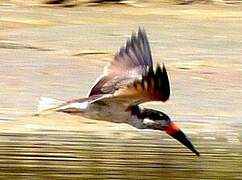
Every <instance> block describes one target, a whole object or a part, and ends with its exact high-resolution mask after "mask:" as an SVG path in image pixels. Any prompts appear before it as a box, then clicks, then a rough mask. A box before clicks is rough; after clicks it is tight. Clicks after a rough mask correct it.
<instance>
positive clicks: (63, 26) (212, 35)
mask: <svg viewBox="0 0 242 180" xmlns="http://www.w3.org/2000/svg"><path fill="white" fill-rule="evenodd" d="M241 5H242V3H241V0H164V1H162V0H128V1H118V0H114V1H111V0H94V1H88V0H46V1H44V0H43V1H42V0H0V62H1V65H0V79H1V80H0V162H1V163H0V179H13V178H17V179H161V178H163V179H242V175H241V172H242V131H241V128H242V122H241V117H242V111H241V110H242V11H241V10H242V6H241ZM139 26H141V27H144V28H145V29H146V31H147V33H148V36H149V39H150V44H151V49H152V54H153V58H154V60H155V63H158V62H160V63H162V62H164V63H165V64H166V67H167V70H168V73H169V77H170V81H171V88H172V95H171V98H170V101H169V102H167V103H149V104H146V105H145V106H147V107H152V108H155V109H158V110H162V111H164V112H166V113H167V114H168V115H169V116H170V117H171V119H172V120H173V121H175V122H176V123H177V124H178V125H179V126H180V127H181V128H182V129H183V131H184V132H185V133H186V134H187V135H188V137H189V138H190V139H191V141H192V142H193V144H194V145H195V146H196V148H197V149H198V151H200V153H201V157H196V156H194V155H193V154H192V153H191V152H190V151H189V150H187V149H186V148H184V147H183V146H182V145H181V144H180V143H178V142H177V141H175V140H174V139H171V138H170V137H168V135H166V134H165V133H161V132H156V131H148V130H143V131H141V130H137V129H134V128H132V127H130V126H128V125H125V124H112V123H107V122H100V121H99V122H97V121H94V120H89V119H84V118H81V117H75V116H70V115H67V114H63V113H55V114H50V115H46V116H39V117H36V116H33V114H35V113H36V110H37V103H38V99H39V98H40V97H42V96H47V97H52V98H57V99H75V98H80V97H85V96H86V95H87V93H88V90H89V88H90V87H91V86H92V85H93V83H94V82H95V80H96V78H97V77H98V76H99V75H100V74H101V73H102V71H103V68H104V66H105V65H106V64H107V63H108V62H110V61H111V60H112V58H113V56H114V54H115V53H116V52H117V51H118V50H119V48H120V47H121V46H123V45H124V44H125V42H126V40H127V38H129V37H130V35H131V33H132V32H136V31H137V30H138V27H139Z"/></svg>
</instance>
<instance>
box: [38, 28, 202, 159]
mask: <svg viewBox="0 0 242 180" xmlns="http://www.w3.org/2000/svg"><path fill="white" fill-rule="evenodd" d="M169 97H170V82H169V78H168V74H167V70H166V67H165V65H164V63H163V64H162V65H160V64H159V63H158V64H157V66H156V67H155V66H154V65H153V60H152V55H151V48H150V44H149V41H148V36H147V34H146V31H145V29H144V28H141V27H139V29H138V32H137V33H135V32H133V33H132V35H131V38H129V39H128V40H127V42H126V45H125V46H123V47H121V48H120V50H119V51H118V52H117V53H116V54H115V56H114V59H113V61H111V62H110V63H109V64H108V65H107V66H106V67H105V68H104V72H103V75H101V76H100V77H99V78H98V79H97V81H96V83H95V84H94V86H93V87H92V88H91V90H90V92H89V94H88V97H86V98H79V99H74V100H68V101H62V100H56V99H52V98H48V97H42V98H40V100H39V104H38V111H39V114H43V113H47V112H53V111H54V112H63V113H68V114H72V115H79V116H83V117H87V118H89V119H95V120H102V121H109V122H113V123H126V124H129V125H131V126H133V127H135V128H137V129H152V130H158V131H165V132H166V133H167V134H168V135H170V136H171V137H173V138H174V139H176V140H178V141H179V142H180V143H182V144H183V145H184V146H185V147H187V148H188V149H190V150H191V151H192V152H193V153H195V154H196V155H197V156H199V155H200V153H199V152H198V151H197V150H196V148H195V147H194V146H193V144H192V142H191V141H190V140H189V139H188V137H187V136H186V135H185V134H184V132H183V131H182V130H181V129H180V128H179V127H178V126H177V125H176V124H175V123H174V122H173V121H171V119H170V117H169V116H168V115H167V114H165V113H164V112H161V111H158V110H155V109H148V108H144V107H142V106H141V104H142V103H145V102H150V101H161V102H166V101H167V100H168V99H169Z"/></svg>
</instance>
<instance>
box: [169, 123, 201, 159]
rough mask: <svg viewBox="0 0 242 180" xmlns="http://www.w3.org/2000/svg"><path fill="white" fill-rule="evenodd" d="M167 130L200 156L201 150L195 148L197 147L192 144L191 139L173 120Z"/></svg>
mask: <svg viewBox="0 0 242 180" xmlns="http://www.w3.org/2000/svg"><path fill="white" fill-rule="evenodd" d="M165 131H166V133H167V134H169V135H170V136H171V137H173V138H175V139H176V140H178V141H179V142H180V143H182V144H183V145H184V146H186V147H187V148H188V149H190V150H191V151H192V152H193V153H195V154H196V155H197V156H200V154H199V152H198V151H197V150H196V149H195V147H194V146H193V145H192V143H191V141H190V140H189V139H188V138H187V137H186V135H185V134H184V133H183V132H182V131H181V130H180V129H179V128H178V127H177V126H176V124H175V123H173V122H171V123H170V124H169V125H168V126H167V127H166V128H165Z"/></svg>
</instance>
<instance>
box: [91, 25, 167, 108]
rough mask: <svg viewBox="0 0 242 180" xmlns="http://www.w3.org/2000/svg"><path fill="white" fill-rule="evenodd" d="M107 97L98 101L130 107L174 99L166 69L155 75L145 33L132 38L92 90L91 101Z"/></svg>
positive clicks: (158, 70)
mask: <svg viewBox="0 0 242 180" xmlns="http://www.w3.org/2000/svg"><path fill="white" fill-rule="evenodd" d="M95 95H103V98H99V99H98V101H94V102H97V103H98V102H100V101H103V102H104V101H107V100H108V101H110V100H111V101H120V100H122V101H125V103H127V104H131V103H142V102H147V101H166V100H167V99H169V95H170V85H169V79H168V76H167V72H166V69H165V66H164V65H163V68H161V67H160V66H159V65H158V66H157V68H156V70H155V71H154V68H153V62H152V56H151V50H150V46H149V42H148V38H147V35H146V33H145V31H144V30H143V29H139V31H138V34H137V35H136V34H134V33H133V34H132V36H131V39H130V40H128V41H127V43H126V46H125V47H122V48H121V49H120V51H119V52H118V53H117V54H116V55H115V58H114V60H113V61H112V62H111V63H110V64H109V65H108V66H107V68H106V69H105V71H104V75H103V76H102V77H101V78H100V79H99V80H98V82H97V83H96V84H95V85H94V87H93V88H92V89H91V91H90V94H89V97H92V96H95Z"/></svg>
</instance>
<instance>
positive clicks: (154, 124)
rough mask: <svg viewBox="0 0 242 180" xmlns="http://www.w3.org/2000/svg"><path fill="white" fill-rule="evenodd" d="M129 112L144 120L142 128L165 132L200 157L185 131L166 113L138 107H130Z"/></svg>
mask: <svg viewBox="0 0 242 180" xmlns="http://www.w3.org/2000/svg"><path fill="white" fill-rule="evenodd" d="M127 111H130V112H131V115H136V116H137V117H138V118H139V119H142V120H143V122H142V125H143V127H142V128H146V129H154V130H161V131H165V132H166V133H167V134H168V135H170V136H171V137H173V138H174V139H176V140H178V141H179V142H180V143H182V144H183V145H184V146H186V147H187V148H188V149H190V150H191V151H192V152H193V153H195V154H196V155H197V156H199V155H200V154H199V152H198V151H197V150H196V149H195V147H194V146H193V144H192V143H191V141H190V140H189V139H188V138H187V136H186V135H185V134H184V133H183V131H182V130H181V129H180V128H179V127H178V126H177V125H176V124H175V123H174V122H172V121H171V120H170V118H169V116H168V115H166V114H165V113H163V112H160V111H156V110H153V109H141V108H140V107H139V106H136V105H135V106H129V107H128V108H127Z"/></svg>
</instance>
